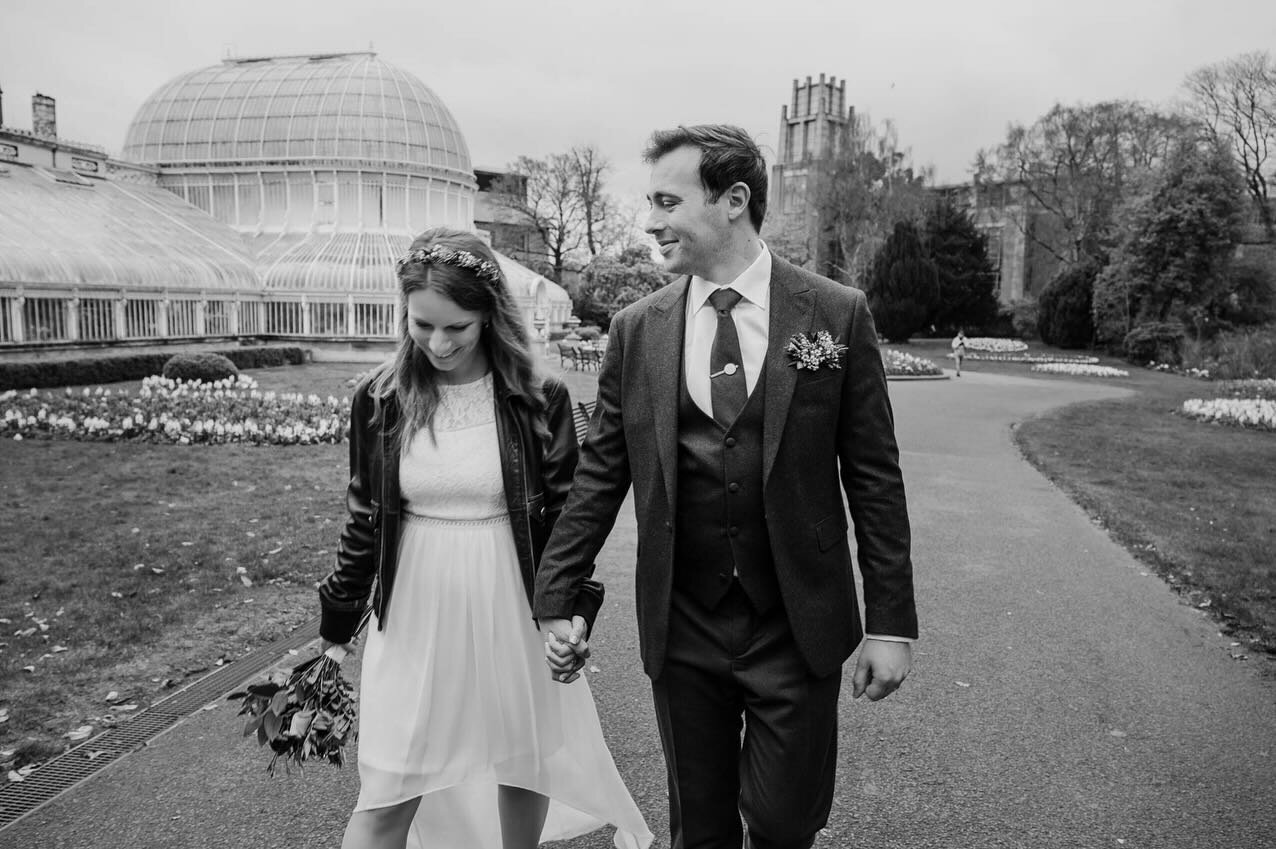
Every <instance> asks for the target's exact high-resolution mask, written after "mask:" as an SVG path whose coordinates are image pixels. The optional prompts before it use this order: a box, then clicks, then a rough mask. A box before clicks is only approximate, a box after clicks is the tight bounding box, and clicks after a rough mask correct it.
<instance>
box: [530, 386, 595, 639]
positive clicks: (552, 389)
mask: <svg viewBox="0 0 1276 849" xmlns="http://www.w3.org/2000/svg"><path fill="white" fill-rule="evenodd" d="M545 403H546V408H547V409H546V411H545V412H546V424H547V425H548V427H549V435H550V438H549V442H548V444H547V445H546V447H545V452H544V458H543V460H542V468H541V477H542V478H543V480H544V486H545V531H544V536H543V537H541V539H540V541H539V542H540V544H539V545H538V546H537V549H536V565H537V567H538V568H539V566H540V557H541V553H542V551H543V550H544V547H545V542H546V541H547V540H548V539H549V536H550V534H551V533H552V532H553V530H554V524H555V522H557V520H558V516H559V514H560V513H562V512H563V505H564V504H565V503H566V502H567V493H568V492H569V491H570V490H571V485H572V476H573V475H574V474H575V471H576V461H577V458H578V457H579V454H580V448H579V445H578V444H577V442H576V425H575V422H574V421H573V418H572V402H571V396H570V395H569V394H568V392H567V387H566V386H564V385H563V384H562V383H561V382H560V381H558V380H553V379H551V380H548V381H546V383H545ZM591 571H592V570H591ZM604 593H605V590H604V587H603V585H602V583H601V582H599V581H596V580H594V579H592V578H586V579H582V580H581V581H580V582H579V583H578V584H577V586H576V601H575V604H574V605H573V609H572V614H573V615H575V616H581V617H584V619H585V623H586V625H587V627H588V628H589V631H590V632H591V633H592V632H593V629H594V620H595V619H596V618H597V617H598V611H599V610H600V609H601V608H602V606H603V596H604Z"/></svg>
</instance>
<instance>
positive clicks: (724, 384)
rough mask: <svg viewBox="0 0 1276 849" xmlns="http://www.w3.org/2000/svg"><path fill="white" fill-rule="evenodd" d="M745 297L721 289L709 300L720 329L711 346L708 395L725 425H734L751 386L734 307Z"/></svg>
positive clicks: (715, 411) (733, 291)
mask: <svg viewBox="0 0 1276 849" xmlns="http://www.w3.org/2000/svg"><path fill="white" fill-rule="evenodd" d="M741 297H743V296H742V295H741V294H740V293H739V292H737V291H736V290H734V289H725V288H723V289H718V291H716V292H714V293H713V294H712V295H710V296H709V303H710V305H712V306H713V308H714V310H715V311H717V313H718V329H717V331H716V332H715V333H714V334H713V346H712V347H711V348H710V349H709V398H710V399H711V403H712V404H713V417H714V418H715V419H717V421H718V423H719V424H721V425H722V426H723V427H731V424H732V422H734V421H735V419H736V416H738V415H739V414H740V411H741V410H742V409H744V404H745V402H746V401H748V400H749V386H748V384H747V383H746V382H745V379H744V360H743V358H742V357H741V356H740V336H739V334H737V333H736V329H735V319H733V318H731V309H732V307H734V306H735V305H736V304H738V303H739V302H740V298H741Z"/></svg>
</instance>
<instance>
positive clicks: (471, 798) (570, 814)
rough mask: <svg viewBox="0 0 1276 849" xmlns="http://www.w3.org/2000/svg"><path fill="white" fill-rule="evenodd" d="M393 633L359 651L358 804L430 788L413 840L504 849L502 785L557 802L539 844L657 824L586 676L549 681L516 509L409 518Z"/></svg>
mask: <svg viewBox="0 0 1276 849" xmlns="http://www.w3.org/2000/svg"><path fill="white" fill-rule="evenodd" d="M390 604H391V612H390V614H389V616H388V620H389V621H388V625H387V628H386V630H385V631H380V630H378V629H377V623H376V622H375V621H374V622H372V623H371V624H370V626H369V628H368V632H367V638H366V647H365V648H364V653H363V673H362V685H361V691H360V697H359V699H360V711H359V716H360V719H359V778H360V782H361V788H360V793H359V801H358V803H357V805H356V808H355V809H356V810H368V809H372V808H379V807H385V806H388V805H394V804H398V803H400V802H404V801H407V800H409V799H412V798H415V797H417V796H420V797H422V799H421V806H420V808H419V809H418V811H417V815H416V818H415V820H414V822H413V825H412V834H411V835H410V837H409V840H408V845H409V846H420V847H429V849H487V847H491V849H500V846H501V837H500V817H499V814H498V810H497V788H498V786H499V785H508V786H513V787H521V788H525V789H528V790H533V791H535V792H537V793H540V794H542V795H544V796H547V797H548V798H549V799H550V805H549V814H548V816H547V818H546V821H545V828H544V831H543V832H542V834H541V841H542V842H545V841H550V840H564V839H567V838H571V837H576V836H578V835H581V834H586V833H588V832H591V831H594V830H595V829H598V828H600V827H602V826H604V825H607V824H611V825H612V826H614V827H615V828H616V833H615V839H614V842H615V845H616V846H617V847H620V849H645V847H647V846H648V845H649V844H650V843H651V840H652V835H651V832H650V830H648V828H647V825H646V823H645V822H644V820H643V818H642V814H641V813H639V811H638V808H637V806H636V805H635V804H634V801H633V799H632V797H631V796H630V795H629V791H628V789H627V788H626V787H625V785H624V782H623V781H622V780H621V778H620V774H619V773H618V772H617V770H616V765H615V763H614V762H613V760H612V758H611V753H610V752H609V751H608V749H607V745H606V743H605V742H604V740H603V736H602V728H601V726H600V724H599V721H598V713H597V711H596V710H595V707H594V699H593V696H592V694H591V693H590V691H589V684H588V683H587V682H586V680H585V677H584V676H583V675H582V676H581V677H580V678H578V679H577V680H576V681H574V682H573V683H571V684H567V685H564V684H559V683H557V682H554V681H552V680H551V679H550V677H549V671H548V667H547V666H546V664H545V653H544V643H543V641H542V639H541V635H540V633H539V631H538V630H537V628H536V623H535V622H534V621H533V619H532V617H531V611H530V609H529V608H528V604H527V595H526V593H525V592H524V590H523V583H522V578H521V577H520V575H519V567H518V558H517V553H516V551H515V548H514V537H513V534H512V532H511V530H510V524H509V518H508V517H507V516H500V517H496V518H492V519H480V520H469V521H466V520H461V521H458V520H442V519H429V518H424V517H418V516H412V515H405V516H404V521H403V525H402V537H401V539H400V544H399V567H398V572H397V574H396V577H395V583H394V593H393V595H392V596H391V600H390Z"/></svg>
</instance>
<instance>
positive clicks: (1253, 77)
mask: <svg viewBox="0 0 1276 849" xmlns="http://www.w3.org/2000/svg"><path fill="white" fill-rule="evenodd" d="M1183 87H1184V89H1185V90H1186V91H1187V95H1188V99H1189V104H1188V108H1189V111H1190V113H1191V114H1192V115H1193V117H1195V118H1197V119H1198V120H1200V122H1201V123H1202V124H1203V125H1204V126H1205V130H1206V132H1207V133H1208V134H1209V135H1210V137H1211V138H1213V139H1215V140H1217V141H1222V142H1224V143H1225V144H1227V146H1228V147H1229V148H1230V149H1231V150H1232V152H1233V153H1234V154H1235V155H1236V158H1237V161H1238V162H1239V164H1240V166H1241V171H1242V173H1243V174H1244V176H1245V185H1246V188H1247V189H1248V190H1249V195H1250V197H1251V198H1252V199H1253V201H1254V205H1255V207H1256V208H1257V212H1258V215H1259V220H1260V221H1261V222H1262V224H1263V228H1264V229H1265V230H1266V232H1267V234H1268V235H1269V236H1271V235H1273V232H1274V231H1273V224H1274V223H1273V220H1272V210H1271V206H1270V202H1269V200H1268V194H1267V177H1266V175H1265V174H1264V173H1263V171H1264V169H1265V168H1266V166H1267V162H1268V158H1269V156H1270V155H1271V152H1272V149H1273V148H1274V147H1276V61H1274V60H1273V59H1272V55H1271V53H1269V52H1267V51H1265V50H1263V51H1255V52H1253V53H1245V54H1242V55H1240V56H1236V57H1234V58H1231V59H1227V60H1224V61H1222V62H1217V63H1215V64H1213V65H1207V66H1205V67H1204V68H1199V69H1197V70H1195V71H1193V72H1192V73H1191V74H1189V75H1188V77H1187V80H1186V81H1185V82H1184V83H1183Z"/></svg>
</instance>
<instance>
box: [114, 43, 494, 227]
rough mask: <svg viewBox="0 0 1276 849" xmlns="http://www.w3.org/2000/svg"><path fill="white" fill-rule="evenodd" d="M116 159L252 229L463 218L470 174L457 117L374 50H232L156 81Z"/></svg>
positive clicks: (468, 222)
mask: <svg viewBox="0 0 1276 849" xmlns="http://www.w3.org/2000/svg"><path fill="white" fill-rule="evenodd" d="M123 158H124V159H127V160H129V161H132V162H138V163H142V164H146V165H156V166H158V167H159V168H160V169H161V176H160V185H162V186H163V187H164V188H166V189H169V190H170V191H172V192H174V193H176V194H178V195H180V196H182V197H184V198H186V200H188V201H190V202H191V203H192V204H194V205H195V206H197V207H199V208H201V209H204V210H205V211H207V212H208V213H209V214H210V215H212V216H213V217H214V218H217V219H219V220H221V221H223V222H225V223H227V224H229V225H231V226H232V227H234V228H235V229H237V230H239V231H241V232H243V233H245V234H247V235H249V236H250V237H256V236H260V235H264V234H271V233H289V232H291V233H298V232H309V231H312V230H329V231H333V230H337V231H342V232H347V233H348V232H353V231H359V230H377V231H385V232H404V233H407V232H418V231H420V230H423V229H425V228H426V227H429V226H436V225H448V226H454V227H463V228H469V227H471V226H473V220H474V195H475V191H476V184H475V179H474V171H473V168H472V166H471V164H470V154H469V150H468V148H467V147H466V144H465V138H464V136H462V135H461V131H460V128H459V127H458V126H457V124H456V119H454V118H453V117H452V113H451V112H449V111H448V109H447V107H446V106H444V105H443V102H442V101H441V100H439V98H438V97H437V96H436V95H435V94H434V92H432V91H431V90H430V89H429V88H428V87H426V85H425V84H424V83H422V82H421V81H420V80H419V79H417V78H416V77H414V76H412V75H411V74H409V73H407V72H405V71H403V70H400V69H399V68H396V67H394V66H393V65H390V64H387V63H386V62H383V61H381V60H380V59H378V58H377V57H376V55H375V54H373V53H344V54H324V55H317V56H282V57H266V58H258V59H227V60H225V61H223V62H222V63H221V64H219V65H214V66H212V67H208V68H202V69H200V70H198V71H192V72H190V73H187V74H183V75H182V76H179V77H177V78H176V79H174V80H172V81H171V82H169V83H167V84H165V85H163V86H161V87H160V88H159V90H158V91H156V92H155V93H154V94H153V95H151V97H150V98H148V99H147V101H146V102H145V103H144V104H143V105H142V107H141V109H139V110H138V113H137V116H136V117H135V118H134V119H133V122H132V124H130V126H129V129H128V133H127V135H126V137H125V142H124V150H123Z"/></svg>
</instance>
